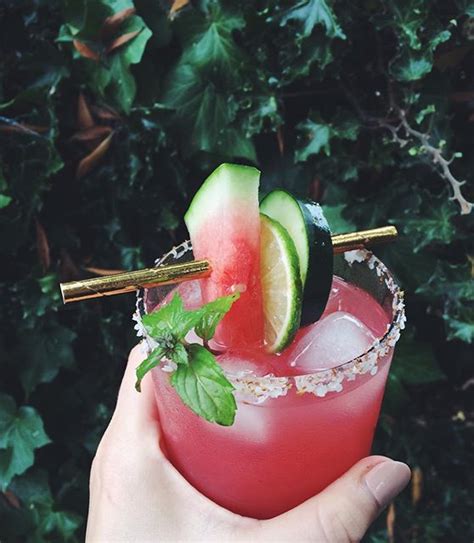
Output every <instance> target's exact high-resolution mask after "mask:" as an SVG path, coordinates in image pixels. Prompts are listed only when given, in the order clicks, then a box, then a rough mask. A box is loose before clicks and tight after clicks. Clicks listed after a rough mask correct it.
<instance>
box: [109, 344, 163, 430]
mask: <svg viewBox="0 0 474 543" xmlns="http://www.w3.org/2000/svg"><path fill="white" fill-rule="evenodd" d="M145 358H146V354H145V352H144V350H143V349H142V346H141V345H140V344H139V345H136V346H135V347H134V348H133V349H132V350H131V351H130V355H129V358H128V362H127V366H126V369H125V373H124V376H123V379H122V383H121V385H120V390H119V393H118V398H117V405H116V407H115V411H114V414H113V417H112V421H111V422H113V423H114V424H116V425H119V426H120V430H121V431H122V432H123V433H126V434H127V435H129V436H130V437H131V438H140V437H143V436H144V435H145V434H148V433H149V432H150V431H158V427H159V424H158V412H157V407H156V401H155V395H154V388H153V381H152V377H151V375H146V376H145V378H144V379H143V382H142V386H141V392H137V390H136V389H135V381H136V375H135V370H136V368H137V366H138V365H139V364H140V362H142V361H143V360H144V359H145Z"/></svg>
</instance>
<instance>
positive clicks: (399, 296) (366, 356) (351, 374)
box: [133, 240, 406, 404]
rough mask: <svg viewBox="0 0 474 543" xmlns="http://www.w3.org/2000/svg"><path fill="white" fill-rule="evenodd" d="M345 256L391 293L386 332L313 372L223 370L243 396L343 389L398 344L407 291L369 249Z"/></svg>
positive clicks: (138, 317) (185, 248)
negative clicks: (356, 352)
mask: <svg viewBox="0 0 474 543" xmlns="http://www.w3.org/2000/svg"><path fill="white" fill-rule="evenodd" d="M189 251H192V245H191V242H190V241H189V240H186V241H184V242H183V243H181V244H179V245H177V246H175V247H173V248H172V249H171V250H170V251H168V252H167V253H165V254H164V255H163V256H162V257H160V258H158V259H157V260H156V261H155V266H160V265H163V264H164V263H165V262H166V263H169V262H168V260H169V259H172V260H179V259H180V258H182V257H183V256H184V255H185V254H186V253H188V252H189ZM344 258H345V260H346V261H347V263H348V265H349V266H352V265H354V263H357V264H362V265H366V266H367V267H368V268H369V269H370V270H373V271H374V273H376V274H377V276H378V278H379V280H380V281H381V282H384V284H385V288H386V290H387V291H388V293H389V294H390V295H391V297H392V306H391V312H392V318H391V322H390V323H389V324H388V325H387V330H386V332H385V333H384V334H383V335H382V336H380V337H378V338H376V339H375V340H374V342H373V343H372V345H371V346H370V348H369V349H367V350H366V351H365V352H364V353H362V354H361V355H359V356H357V357H354V358H352V359H351V360H348V361H346V362H343V363H341V364H339V365H337V366H334V367H333V368H330V369H319V370H317V371H314V372H311V373H305V374H301V375H289V376H282V377H276V376H274V375H273V374H268V375H265V376H257V375H255V373H254V372H253V371H251V370H244V371H239V372H230V371H228V370H224V373H225V374H226V377H227V378H228V379H229V380H230V381H231V382H232V384H233V385H234V387H235V389H236V395H237V396H238V397H239V398H240V399H242V400H243V401H248V402H251V403H257V404H258V403H262V402H263V401H265V400H266V399H267V398H276V397H278V396H284V395H286V393H287V392H288V390H289V389H290V388H291V387H292V386H295V387H296V390H297V392H299V393H306V392H310V393H313V394H315V395H316V396H320V397H324V396H326V394H327V393H328V392H341V391H342V390H343V382H344V381H354V380H356V379H357V378H358V377H360V376H362V375H365V374H367V373H369V374H370V375H375V374H376V373H377V371H378V362H379V361H381V360H382V359H383V358H384V357H385V356H386V355H387V354H388V353H389V352H390V351H391V350H392V349H393V348H394V347H395V344H396V343H397V341H398V339H399V337H400V332H401V330H403V329H404V328H405V321H406V317H405V305H404V293H403V291H402V289H401V288H400V286H399V285H398V284H397V282H396V280H395V278H394V277H393V275H392V273H391V272H390V271H389V269H388V268H387V267H386V266H385V264H383V262H382V261H381V260H380V259H378V258H377V257H376V256H375V255H374V254H373V253H371V252H370V251H368V250H367V249H358V250H355V251H349V252H346V253H344ZM146 290H147V289H141V290H140V291H139V292H138V293H137V301H136V309H135V312H134V314H133V320H134V321H135V322H136V324H135V329H136V331H137V335H138V336H139V337H141V338H142V341H141V344H142V347H143V349H144V352H145V354H147V355H148V354H149V353H150V352H151V351H152V350H153V348H155V347H156V342H155V341H154V340H153V338H151V337H150V336H149V335H148V333H147V331H146V329H145V327H144V326H143V323H142V315H143V314H145V313H146V306H145V301H144V298H145V296H144V293H145V291H146ZM164 369H165V371H172V370H173V369H174V368H173V367H172V366H169V365H166V366H165V368H164Z"/></svg>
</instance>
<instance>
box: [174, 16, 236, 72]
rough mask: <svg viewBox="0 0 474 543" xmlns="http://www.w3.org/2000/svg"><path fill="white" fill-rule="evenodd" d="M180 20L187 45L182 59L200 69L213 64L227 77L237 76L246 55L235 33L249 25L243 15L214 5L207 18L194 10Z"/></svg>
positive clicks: (213, 67) (213, 66)
mask: <svg viewBox="0 0 474 543" xmlns="http://www.w3.org/2000/svg"><path fill="white" fill-rule="evenodd" d="M179 23H180V31H181V35H182V39H183V42H184V45H185V50H184V53H183V56H182V60H181V61H182V62H184V63H188V64H191V65H192V66H193V67H194V68H196V69H202V68H208V67H212V69H214V70H218V71H219V73H220V74H221V75H222V76H223V77H225V78H231V79H234V80H236V79H237V74H236V71H238V69H239V68H240V65H241V63H242V62H243V60H244V55H243V53H242V50H241V49H240V48H239V47H238V46H237V44H236V42H235V40H234V38H233V36H232V32H233V31H234V30H236V29H241V28H243V27H244V26H245V20H244V19H243V17H242V16H241V15H240V14H238V13H235V12H230V11H226V10H222V9H221V8H218V7H216V6H213V8H212V9H211V10H210V11H209V12H208V13H207V15H206V16H205V17H199V16H198V14H197V13H196V12H192V11H190V12H189V13H187V14H186V15H185V16H183V17H181V19H180V21H179Z"/></svg>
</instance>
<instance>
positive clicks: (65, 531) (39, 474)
mask: <svg viewBox="0 0 474 543" xmlns="http://www.w3.org/2000/svg"><path fill="white" fill-rule="evenodd" d="M10 490H11V491H12V492H13V494H14V495H15V496H16V497H17V498H18V499H19V500H20V502H21V505H22V511H23V512H24V514H25V516H26V518H25V519H24V521H23V523H25V524H26V527H27V531H26V533H28V535H29V536H30V537H31V539H28V541H46V540H51V538H54V540H58V538H60V540H61V541H69V540H70V539H71V537H72V536H73V535H74V533H75V532H76V530H77V529H78V528H79V526H80V525H81V524H82V519H81V517H80V516H79V515H77V514H75V513H72V512H69V511H64V510H58V509H57V506H56V504H55V502H54V499H53V496H52V494H51V489H50V486H49V483H48V476H47V473H46V471H44V470H38V469H31V470H28V471H27V472H26V473H25V474H24V475H23V476H21V477H16V478H15V479H14V480H13V482H12V484H11V486H10ZM48 536H49V537H48Z"/></svg>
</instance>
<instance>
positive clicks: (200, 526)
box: [86, 346, 410, 543]
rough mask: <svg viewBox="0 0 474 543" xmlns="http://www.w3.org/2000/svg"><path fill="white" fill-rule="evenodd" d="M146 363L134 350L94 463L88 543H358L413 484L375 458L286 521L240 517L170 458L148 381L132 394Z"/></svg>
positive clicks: (405, 472)
mask: <svg viewBox="0 0 474 543" xmlns="http://www.w3.org/2000/svg"><path fill="white" fill-rule="evenodd" d="M142 359H143V355H142V353H141V349H140V348H139V347H138V346H137V347H135V348H134V349H133V350H132V351H131V353H130V357H129V362H128V364H127V369H126V371H125V375H124V378H123V381H122V385H121V387H120V392H119V395H118V401H117V406H116V409H115V412H114V414H113V416H112V419H111V421H110V424H109V426H108V428H107V430H106V432H105V434H104V436H103V438H102V440H101V442H100V445H99V448H98V450H97V454H96V456H95V458H94V461H93V464H92V470H91V479H90V504H89V518H88V522H87V535H86V541H87V542H88V543H96V542H97V543H99V542H100V543H113V542H135V543H145V542H146V543H148V542H150V543H151V542H175V541H182V542H185V541H195V542H197V541H202V542H212V541H218V542H226V541H229V542H235V541H242V542H264V541H269V542H270V541H271V542H286V541H291V542H295V541H298V542H315V543H320V542H321V543H349V542H357V541H360V540H361V538H362V537H363V535H364V534H365V532H366V531H367V529H368V527H369V526H370V524H371V523H372V522H373V520H374V519H375V518H376V517H377V516H378V515H379V513H380V512H381V511H382V510H383V509H384V507H385V506H386V505H387V504H388V503H389V502H390V501H391V500H392V499H393V498H394V497H395V495H396V494H398V492H400V491H401V490H402V489H403V488H404V486H405V485H406V484H407V483H408V481H409V479H410V470H409V468H408V466H406V465H405V464H401V463H399V462H393V461H392V460H390V459H388V458H386V457H383V456H370V457H368V458H365V459H364V460H362V461H360V462H358V463H357V464H356V465H355V466H353V468H352V469H350V470H349V471H348V472H347V473H346V474H344V475H343V476H342V477H341V478H340V479H338V480H337V481H335V482H334V483H333V484H332V485H330V486H329V487H328V488H326V489H325V490H324V491H323V492H321V493H320V494H318V495H317V496H314V497H313V498H310V499H309V500H307V501H306V502H305V503H303V504H302V505H300V506H298V507H296V508H294V509H292V510H291V511H289V512H287V513H285V514H283V515H280V516H278V517H275V518H273V519H270V520H263V521H262V520H255V519H251V518H246V517H242V516H240V515H236V514H234V513H232V512H230V511H228V510H226V509H224V508H222V507H220V506H219V505H216V504H215V503H214V502H212V501H211V500H209V499H208V498H206V497H205V496H203V495H202V494H201V493H200V492H198V491H197V490H196V489H195V488H194V487H192V486H191V485H190V484H189V483H188V482H187V481H186V480H185V479H184V478H183V477H182V476H181V475H180V474H179V473H178V471H177V470H176V469H175V468H174V467H173V466H172V464H171V463H170V462H169V461H168V460H167V459H166V456H165V454H164V453H163V450H162V441H161V434H160V424H159V419H158V413H157V409H156V403H155V399H154V395H153V394H154V392H153V386H152V382H151V378H150V376H149V375H148V376H146V377H145V379H144V380H143V383H142V392H141V394H138V393H137V392H136V391H135V389H134V382H135V368H136V366H138V364H139V363H140V362H141V360H142Z"/></svg>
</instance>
